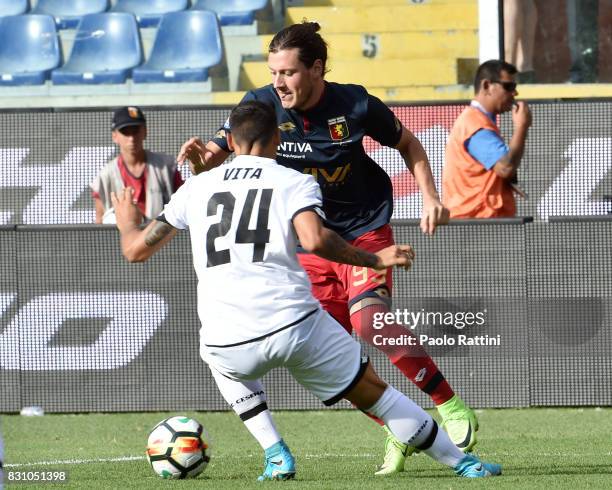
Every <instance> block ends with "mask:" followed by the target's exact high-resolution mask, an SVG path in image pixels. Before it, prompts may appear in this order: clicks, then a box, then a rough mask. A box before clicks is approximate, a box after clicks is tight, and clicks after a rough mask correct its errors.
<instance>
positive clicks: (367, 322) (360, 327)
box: [351, 305, 455, 405]
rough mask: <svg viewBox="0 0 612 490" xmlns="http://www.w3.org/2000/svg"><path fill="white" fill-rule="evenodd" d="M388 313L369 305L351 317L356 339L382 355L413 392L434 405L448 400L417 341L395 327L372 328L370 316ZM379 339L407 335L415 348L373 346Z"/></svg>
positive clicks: (446, 386) (446, 387)
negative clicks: (426, 398) (377, 336)
mask: <svg viewBox="0 0 612 490" xmlns="http://www.w3.org/2000/svg"><path fill="white" fill-rule="evenodd" d="M388 311H389V309H388V308H387V307H386V306H383V305H370V306H366V307H365V308H362V309H361V310H359V311H357V312H355V313H353V314H352V315H351V323H352V324H353V328H354V329H355V332H356V333H357V335H359V336H360V337H361V338H362V339H363V340H365V341H366V342H367V343H368V344H370V345H373V346H374V347H376V348H377V349H378V350H380V351H381V352H383V353H384V354H385V355H386V356H387V357H388V358H389V359H390V360H391V362H392V363H393V365H394V366H395V367H397V368H398V369H399V370H400V371H401V372H402V373H404V376H406V377H407V378H408V379H409V380H410V381H412V382H413V383H414V384H415V385H416V386H417V388H419V389H420V390H421V391H423V392H424V393H427V394H428V395H429V396H430V397H431V399H432V400H433V402H434V403H435V404H436V405H441V404H442V403H444V402H446V401H448V400H450V399H451V398H452V397H453V396H454V394H455V393H454V392H453V390H452V388H451V387H450V385H449V384H448V382H447V381H446V379H445V378H444V376H443V375H442V373H441V372H440V370H439V369H438V366H436V363H435V362H434V361H433V359H432V358H431V357H429V354H427V352H426V351H425V349H424V348H423V347H422V346H421V345H420V344H419V342H418V339H417V337H415V336H414V335H412V334H411V332H410V330H408V329H407V328H405V327H402V326H401V325H398V324H396V323H393V324H387V323H385V325H384V327H383V328H381V329H380V330H376V329H374V328H373V326H372V325H373V323H374V313H377V312H382V313H386V312H388ZM376 335H380V336H382V337H383V338H392V337H393V338H401V337H402V336H403V335H409V336H411V337H413V338H414V339H415V341H416V342H415V343H416V345H398V346H395V345H376V344H375V343H374V336H376Z"/></svg>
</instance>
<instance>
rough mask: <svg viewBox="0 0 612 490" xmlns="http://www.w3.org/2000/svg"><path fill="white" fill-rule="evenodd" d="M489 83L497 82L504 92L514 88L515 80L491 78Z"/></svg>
mask: <svg viewBox="0 0 612 490" xmlns="http://www.w3.org/2000/svg"><path fill="white" fill-rule="evenodd" d="M491 83H499V84H500V85H501V86H502V87H504V90H505V91H506V92H514V91H515V90H516V82H502V81H501V80H491Z"/></svg>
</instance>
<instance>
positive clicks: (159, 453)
mask: <svg viewBox="0 0 612 490" xmlns="http://www.w3.org/2000/svg"><path fill="white" fill-rule="evenodd" d="M207 440H208V435H207V434H206V432H205V431H204V427H202V424H200V423H199V422H198V421H196V420H193V419H190V418H189V417H182V416H178V417H170V418H169V419H166V420H162V421H161V422H160V423H159V424H157V425H156V426H155V427H154V428H153V430H152V431H151V434H150V435H149V440H148V441H147V459H148V460H149V463H151V467H152V468H153V471H155V473H157V474H158V475H159V476H161V477H162V478H173V479H174V478H194V477H196V476H198V475H199V474H200V473H202V471H204V469H205V468H206V466H207V465H208V462H209V461H210V447H209V445H208V444H207V442H206V441H207Z"/></svg>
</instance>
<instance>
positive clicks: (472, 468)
mask: <svg viewBox="0 0 612 490" xmlns="http://www.w3.org/2000/svg"><path fill="white" fill-rule="evenodd" d="M501 472H502V468H501V466H500V465H498V464H495V463H484V462H482V461H480V460H479V459H478V458H477V457H476V456H474V455H472V454H466V455H465V457H464V458H463V459H462V460H461V461H459V464H458V465H457V466H455V473H457V474H458V475H459V476H464V477H466V478H483V477H485V476H498V475H501Z"/></svg>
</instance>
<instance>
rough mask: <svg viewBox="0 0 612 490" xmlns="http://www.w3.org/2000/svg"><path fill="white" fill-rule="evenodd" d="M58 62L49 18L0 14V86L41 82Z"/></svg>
mask: <svg viewBox="0 0 612 490" xmlns="http://www.w3.org/2000/svg"><path fill="white" fill-rule="evenodd" d="M60 61H61V54H60V47H59V40H58V36H57V30H56V28H55V21H54V20H53V17H50V16H48V15H11V16H7V17H0V85H42V84H43V83H45V80H47V78H49V73H50V71H51V70H52V69H53V68H56V67H57V66H59V64H60Z"/></svg>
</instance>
